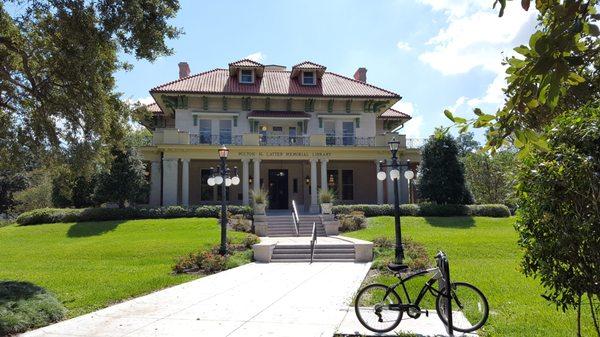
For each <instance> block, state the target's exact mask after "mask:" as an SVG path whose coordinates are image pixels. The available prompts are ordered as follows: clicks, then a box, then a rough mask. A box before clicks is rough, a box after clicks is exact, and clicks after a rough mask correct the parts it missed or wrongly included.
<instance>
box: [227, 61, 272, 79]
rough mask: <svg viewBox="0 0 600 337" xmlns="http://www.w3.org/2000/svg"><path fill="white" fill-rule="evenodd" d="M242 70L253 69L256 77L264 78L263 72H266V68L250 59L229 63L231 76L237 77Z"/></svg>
mask: <svg viewBox="0 0 600 337" xmlns="http://www.w3.org/2000/svg"><path fill="white" fill-rule="evenodd" d="M240 69H253V70H254V71H255V73H256V76H258V77H262V75H263V72H264V71H265V66H264V65H263V64H261V63H258V62H256V61H252V60H250V59H242V60H239V61H235V62H231V63H229V75H231V76H235V75H236V74H237V72H238V70H240Z"/></svg>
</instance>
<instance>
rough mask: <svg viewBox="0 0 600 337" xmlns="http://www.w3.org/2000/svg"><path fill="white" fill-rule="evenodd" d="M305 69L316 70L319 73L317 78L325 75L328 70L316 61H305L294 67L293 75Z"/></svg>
mask: <svg viewBox="0 0 600 337" xmlns="http://www.w3.org/2000/svg"><path fill="white" fill-rule="evenodd" d="M304 70H312V71H315V72H316V73H317V78H321V77H323V74H324V73H325V70H327V67H325V66H323V65H320V64H317V63H314V62H310V61H304V62H301V63H298V64H296V65H295V66H293V67H292V77H296V76H298V75H299V74H300V72H301V71H304Z"/></svg>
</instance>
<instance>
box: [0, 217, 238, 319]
mask: <svg viewBox="0 0 600 337" xmlns="http://www.w3.org/2000/svg"><path fill="white" fill-rule="evenodd" d="M219 233H220V227H219V226H218V225H217V221H216V219H198V218H188V219H160V220H132V221H104V222H85V223H60V224H46V225H36V226H27V227H17V226H8V227H3V228H0V247H1V248H0V264H1V267H0V280H17V281H28V282H32V283H34V284H37V285H39V286H42V287H44V288H46V289H47V290H49V291H51V292H53V293H54V294H56V295H57V296H58V298H59V300H60V301H62V302H63V303H64V305H65V306H66V307H67V309H69V312H68V316H69V317H73V316H78V315H81V314H84V313H87V312H91V311H94V310H96V309H99V308H102V307H105V306H107V305H109V304H111V303H114V302H118V301H122V300H124V299H127V298H130V297H135V296H139V295H141V294H145V293H148V292H151V291H153V290H157V289H161V288H164V287H168V286H172V285H175V284H179V283H182V282H185V281H189V280H191V279H193V278H194V276H190V275H178V276H174V275H171V267H172V265H173V264H174V261H175V258H176V257H178V256H181V255H184V254H187V253H189V252H192V251H194V250H197V249H199V248H204V249H208V248H210V247H212V246H213V245H216V244H218V242H219V238H220V236H219V235H220V234H219ZM229 236H230V237H233V238H234V239H240V238H242V237H243V236H244V234H242V233H237V232H230V233H229ZM234 241H235V240H234Z"/></svg>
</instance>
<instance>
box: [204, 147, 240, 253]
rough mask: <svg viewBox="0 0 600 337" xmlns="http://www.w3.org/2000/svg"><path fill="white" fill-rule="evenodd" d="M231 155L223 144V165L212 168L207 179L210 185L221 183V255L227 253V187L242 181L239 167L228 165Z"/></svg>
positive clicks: (221, 151) (220, 152) (221, 155)
mask: <svg viewBox="0 0 600 337" xmlns="http://www.w3.org/2000/svg"><path fill="white" fill-rule="evenodd" d="M228 155H229V149H228V148H226V147H225V146H222V147H221V148H220V149H219V158H220V159H221V165H220V166H217V168H216V169H214V168H212V167H211V168H210V177H208V179H207V181H206V182H207V183H208V186H215V185H221V248H220V249H219V253H220V254H221V255H225V254H227V200H226V198H225V195H226V194H227V190H226V188H227V187H229V186H231V185H237V184H239V183H240V178H239V177H238V173H237V167H234V168H233V170H232V169H230V168H229V167H227V164H226V162H225V161H226V159H227V156H228Z"/></svg>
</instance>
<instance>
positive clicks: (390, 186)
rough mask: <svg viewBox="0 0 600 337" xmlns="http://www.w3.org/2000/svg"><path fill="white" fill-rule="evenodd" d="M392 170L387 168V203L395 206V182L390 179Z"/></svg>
mask: <svg viewBox="0 0 600 337" xmlns="http://www.w3.org/2000/svg"><path fill="white" fill-rule="evenodd" d="M390 171H391V168H390V167H389V166H388V167H387V168H386V177H385V181H386V182H387V203H388V204H392V205H393V204H394V181H393V180H392V178H390Z"/></svg>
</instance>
